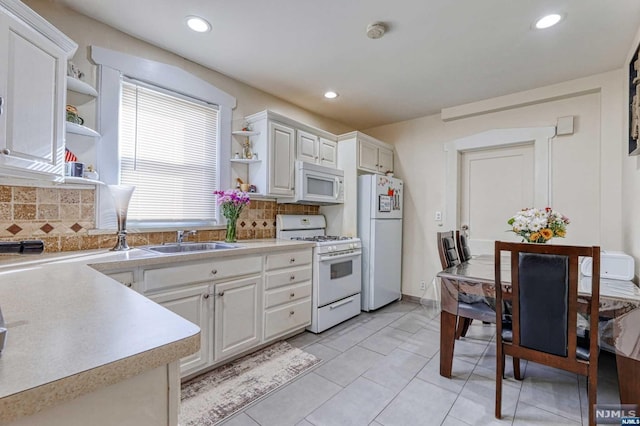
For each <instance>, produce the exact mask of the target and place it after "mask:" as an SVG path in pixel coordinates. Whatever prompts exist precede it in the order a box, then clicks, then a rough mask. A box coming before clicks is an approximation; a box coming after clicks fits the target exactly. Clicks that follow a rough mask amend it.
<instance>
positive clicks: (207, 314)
mask: <svg viewBox="0 0 640 426" xmlns="http://www.w3.org/2000/svg"><path fill="white" fill-rule="evenodd" d="M212 289H213V285H206V284H205V285H195V286H189V287H187V288H181V289H178V290H172V291H167V292H163V293H159V294H156V295H153V296H150V297H149V298H150V299H151V300H153V301H154V302H156V303H158V304H160V305H162V306H164V307H165V308H167V309H169V310H170V311H172V312H174V313H176V314H178V315H180V316H181V317H182V318H184V319H186V320H188V321H191V322H192V323H194V324H196V325H197V326H198V327H200V350H199V351H197V352H196V353H194V354H192V355H189V356H187V357H184V358H182V359H181V360H180V375H181V376H186V375H188V374H191V373H194V372H196V371H198V370H201V369H203V368H205V367H206V366H207V365H209V364H210V363H211V362H213V314H212V309H211V307H212V304H213V303H212V301H213V297H212V294H211V293H212Z"/></svg>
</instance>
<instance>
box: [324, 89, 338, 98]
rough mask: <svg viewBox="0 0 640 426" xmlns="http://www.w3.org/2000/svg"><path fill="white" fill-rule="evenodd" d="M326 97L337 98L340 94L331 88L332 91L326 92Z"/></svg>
mask: <svg viewBox="0 0 640 426" xmlns="http://www.w3.org/2000/svg"><path fill="white" fill-rule="evenodd" d="M324 97H325V98H327V99H335V98H337V97H338V94H337V93H336V92H334V91H332V90H330V91H328V92H326V93H325V94H324Z"/></svg>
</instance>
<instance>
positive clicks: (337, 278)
mask: <svg viewBox="0 0 640 426" xmlns="http://www.w3.org/2000/svg"><path fill="white" fill-rule="evenodd" d="M326 226H327V222H326V220H325V218H324V216H322V215H277V216H276V237H277V238H282V239H296V240H304V241H314V242H315V243H316V246H315V247H314V249H313V283H312V284H313V291H312V298H311V309H312V313H311V325H310V326H309V327H307V330H309V331H311V332H313V333H320V332H322V331H324V330H326V329H328V328H331V327H333V326H334V325H337V324H339V323H341V322H343V321H345V320H347V319H349V318H352V317H354V316H356V315H358V314H360V292H361V291H362V271H361V265H362V244H361V242H360V239H359V238H351V237H334V236H327V235H325V228H326Z"/></svg>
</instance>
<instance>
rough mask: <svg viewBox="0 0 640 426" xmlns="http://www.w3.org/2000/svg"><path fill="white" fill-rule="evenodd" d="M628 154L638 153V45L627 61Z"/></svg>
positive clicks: (639, 115) (639, 48)
mask: <svg viewBox="0 0 640 426" xmlns="http://www.w3.org/2000/svg"><path fill="white" fill-rule="evenodd" d="M628 101H629V102H628V106H629V111H628V118H629V155H639V154H640V46H638V48H637V49H636V52H635V54H634V55H633V57H632V58H631V62H630V63H629V99H628Z"/></svg>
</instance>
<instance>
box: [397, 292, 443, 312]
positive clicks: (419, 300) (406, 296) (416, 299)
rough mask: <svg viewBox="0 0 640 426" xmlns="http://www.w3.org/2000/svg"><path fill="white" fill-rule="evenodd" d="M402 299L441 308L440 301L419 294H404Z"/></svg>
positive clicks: (428, 306)
mask: <svg viewBox="0 0 640 426" xmlns="http://www.w3.org/2000/svg"><path fill="white" fill-rule="evenodd" d="M402 300H403V301H405V302H411V303H417V304H419V305H422V306H425V307H427V308H433V309H440V302H438V301H437V300H432V299H424V298H422V297H418V296H412V295H409V294H403V295H402Z"/></svg>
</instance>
